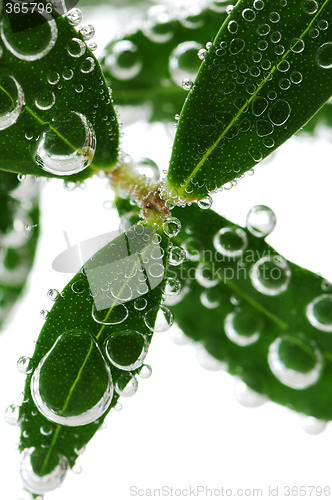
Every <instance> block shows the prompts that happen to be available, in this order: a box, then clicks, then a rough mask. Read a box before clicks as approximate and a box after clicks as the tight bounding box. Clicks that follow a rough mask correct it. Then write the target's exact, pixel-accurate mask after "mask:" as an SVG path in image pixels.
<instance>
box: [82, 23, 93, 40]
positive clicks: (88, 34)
mask: <svg viewBox="0 0 332 500" xmlns="http://www.w3.org/2000/svg"><path fill="white" fill-rule="evenodd" d="M80 34H81V35H82V37H83V38H84V40H91V38H93V37H94V36H95V29H94V27H93V26H91V24H86V25H84V26H82V27H81V28H80Z"/></svg>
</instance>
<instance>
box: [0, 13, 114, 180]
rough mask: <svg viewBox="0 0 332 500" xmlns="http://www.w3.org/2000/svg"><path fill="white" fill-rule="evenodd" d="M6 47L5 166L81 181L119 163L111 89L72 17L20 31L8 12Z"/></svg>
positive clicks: (0, 124)
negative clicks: (10, 20)
mask: <svg viewBox="0 0 332 500" xmlns="http://www.w3.org/2000/svg"><path fill="white" fill-rule="evenodd" d="M4 8H5V7H4V6H3V9H4ZM26 16H27V19H28V17H29V15H28V14H26ZM30 16H37V17H38V16H39V14H34V15H30ZM0 51H1V53H2V56H1V61H0V73H1V76H0V168H1V169H2V170H8V171H12V172H19V173H23V174H32V175H36V176H47V177H52V176H53V177H54V176H56V177H65V178H67V179H68V176H69V175H70V178H71V180H78V179H84V178H87V177H89V176H91V175H92V174H93V172H95V171H96V169H97V168H106V167H109V166H110V165H113V164H114V163H115V162H116V159H117V155H118V141H119V131H118V123H117V119H116V115H115V111H114V108H113V104H112V101H111V97H110V92H109V89H108V87H107V84H106V82H105V80H104V77H103V75H102V72H101V69H100V66H99V63H98V61H97V60H96V59H95V57H94V55H93V54H92V52H91V51H90V50H89V49H88V48H87V46H86V44H85V42H84V40H83V38H82V36H81V34H80V33H78V32H77V31H76V30H75V29H74V27H72V26H71V25H70V24H69V22H68V20H67V18H65V17H59V16H58V17H56V18H55V19H54V20H52V21H51V24H50V23H43V24H39V25H38V26H35V27H33V28H28V29H25V30H21V31H17V32H13V31H12V30H11V26H10V24H9V20H8V17H7V16H5V15H4V13H2V38H1V39H0ZM45 166H46V167H47V170H45V169H44V168H46V167H45ZM42 167H43V168H42ZM66 172H67V174H66ZM69 172H72V173H71V174H69Z"/></svg>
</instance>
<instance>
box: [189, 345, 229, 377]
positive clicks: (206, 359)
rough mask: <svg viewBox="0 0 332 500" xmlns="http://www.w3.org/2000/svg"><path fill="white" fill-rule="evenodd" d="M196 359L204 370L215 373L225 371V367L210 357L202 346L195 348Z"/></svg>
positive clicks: (221, 362)
mask: <svg viewBox="0 0 332 500" xmlns="http://www.w3.org/2000/svg"><path fill="white" fill-rule="evenodd" d="M196 358H197V361H198V362H199V364H200V365H201V366H202V367H203V368H205V369H206V370H211V371H217V370H226V369H227V365H226V363H224V362H223V361H219V359H216V358H215V357H214V356H212V355H211V354H210V353H209V352H208V351H207V350H206V349H205V347H204V346H203V345H202V344H197V346H196Z"/></svg>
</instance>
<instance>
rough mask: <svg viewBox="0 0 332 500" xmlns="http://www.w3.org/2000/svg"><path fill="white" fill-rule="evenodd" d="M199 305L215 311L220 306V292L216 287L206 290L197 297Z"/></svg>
mask: <svg viewBox="0 0 332 500" xmlns="http://www.w3.org/2000/svg"><path fill="white" fill-rule="evenodd" d="M199 299H200V301H201V304H202V306H203V307H205V308H206V309H216V308H217V307H219V305H220V292H219V289H218V288H217V287H215V288H208V289H207V290H204V292H202V293H201V295H200V297H199Z"/></svg>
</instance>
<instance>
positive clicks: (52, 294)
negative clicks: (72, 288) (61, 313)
mask: <svg viewBox="0 0 332 500" xmlns="http://www.w3.org/2000/svg"><path fill="white" fill-rule="evenodd" d="M59 296H60V292H59V291H58V290H56V289H55V288H51V289H50V290H49V291H48V292H47V298H48V299H50V300H51V301H52V302H55V301H56V300H57V299H58V298H59Z"/></svg>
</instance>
